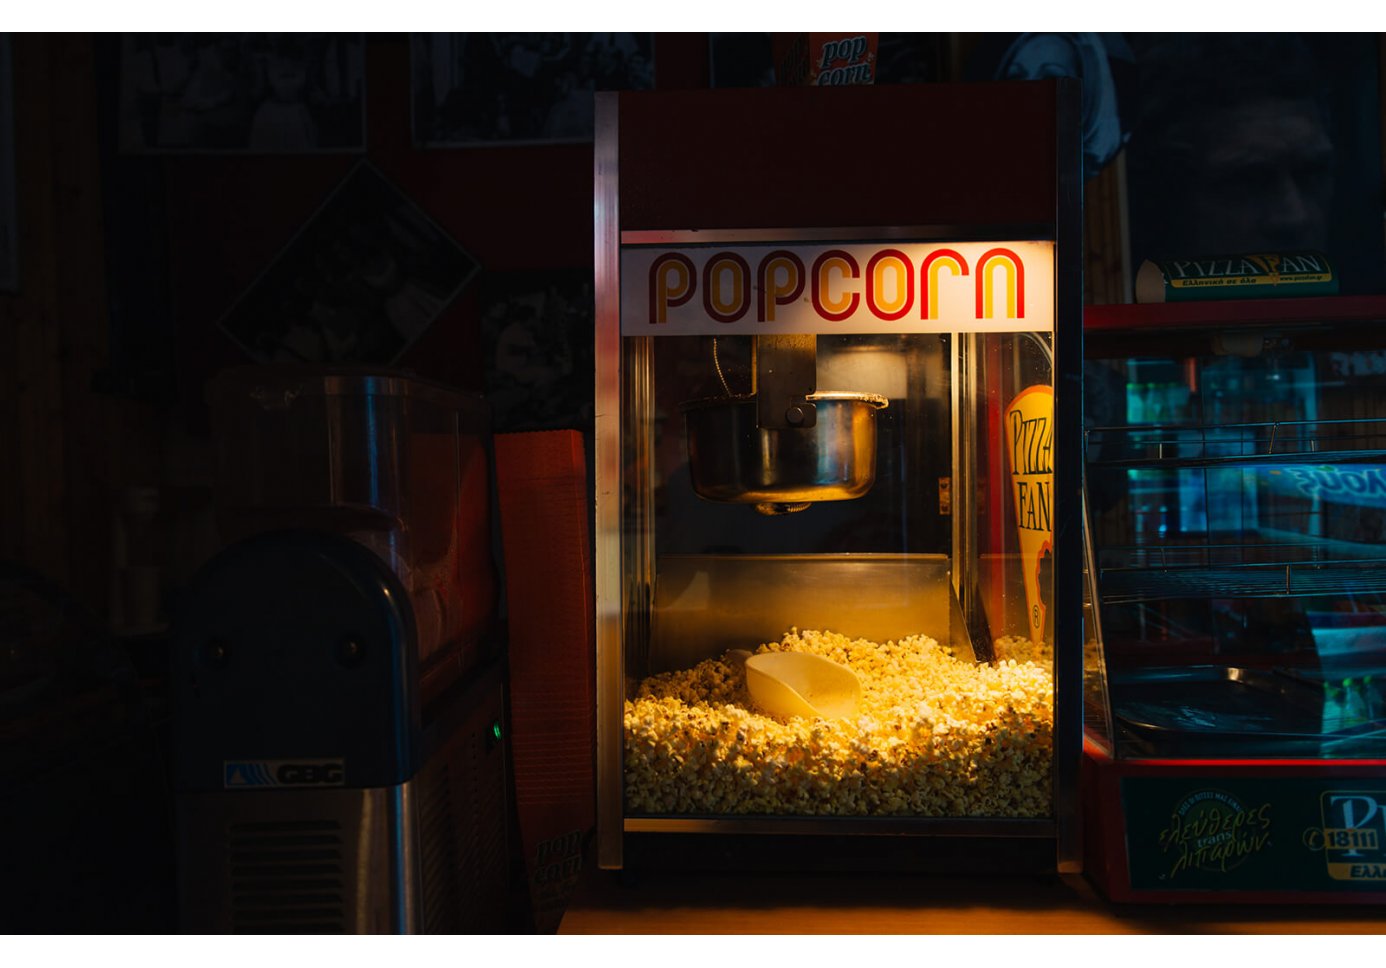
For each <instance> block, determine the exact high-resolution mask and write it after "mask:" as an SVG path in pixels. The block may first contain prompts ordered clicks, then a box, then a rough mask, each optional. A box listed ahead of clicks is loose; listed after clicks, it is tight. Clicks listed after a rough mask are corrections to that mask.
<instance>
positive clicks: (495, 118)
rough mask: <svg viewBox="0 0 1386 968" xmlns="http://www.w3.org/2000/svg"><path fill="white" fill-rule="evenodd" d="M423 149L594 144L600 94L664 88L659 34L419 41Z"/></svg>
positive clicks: (416, 75) (417, 95)
mask: <svg viewBox="0 0 1386 968" xmlns="http://www.w3.org/2000/svg"><path fill="white" fill-rule="evenodd" d="M410 73H411V75H412V82H413V89H412V98H413V118H414V142H415V144H417V145H420V146H422V147H450V146H451V147H456V146H475V145H498V144H499V145H504V144H535V143H538V144H545V143H556V142H581V141H591V140H592V118H593V114H592V93H593V92H594V91H614V90H640V89H647V88H652V87H654V35H653V34H414V35H413V36H412V37H411V38H410Z"/></svg>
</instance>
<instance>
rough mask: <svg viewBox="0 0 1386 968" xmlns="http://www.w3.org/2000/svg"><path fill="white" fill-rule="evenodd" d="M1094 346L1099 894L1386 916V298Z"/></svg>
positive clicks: (1105, 331)
mask: <svg viewBox="0 0 1386 968" xmlns="http://www.w3.org/2000/svg"><path fill="white" fill-rule="evenodd" d="M1085 329H1086V334H1085V335H1086V344H1085V350H1086V357H1087V360H1086V370H1087V373H1086V380H1085V388H1086V402H1087V412H1086V418H1085V419H1086V424H1087V426H1086V428H1085V446H1086V451H1087V497H1088V501H1089V520H1090V526H1091V534H1092V539H1093V543H1094V546H1095V547H1094V553H1093V556H1092V560H1093V561H1094V562H1095V564H1096V567H1095V569H1093V571H1092V572H1091V573H1090V578H1091V579H1092V581H1091V583H1090V595H1089V598H1090V600H1095V601H1097V602H1098V603H1099V607H1098V609H1097V612H1096V615H1095V616H1094V618H1095V619H1097V621H1095V622H1093V623H1091V626H1092V627H1091V633H1092V634H1090V635H1089V639H1088V643H1087V650H1086V655H1085V698H1086V702H1085V709H1086V729H1085V743H1084V750H1085V756H1084V789H1085V837H1086V840H1087V844H1088V853H1089V862H1088V865H1087V869H1088V871H1089V873H1090V875H1091V876H1092V877H1093V878H1094V879H1095V880H1096V881H1097V882H1098V883H1099V884H1100V885H1101V886H1102V887H1103V889H1104V890H1105V892H1106V893H1107V894H1108V895H1109V896H1110V897H1112V898H1115V899H1118V900H1136V901H1170V902H1182V901H1203V900H1210V901H1213V900H1223V901H1323V902H1325V903H1344V902H1365V903H1381V902H1382V901H1386V534H1383V528H1382V525H1383V519H1384V518H1386V380H1383V379H1382V375H1383V373H1386V299H1382V298H1378V297H1338V298H1331V297H1330V298H1319V299H1286V300H1257V301H1242V302H1225V303H1190V304H1183V305H1177V306H1176V305H1155V306H1118V307H1090V308H1089V310H1088V312H1087V314H1086V326H1085Z"/></svg>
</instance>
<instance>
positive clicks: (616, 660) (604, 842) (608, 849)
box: [593, 92, 625, 868]
mask: <svg viewBox="0 0 1386 968" xmlns="http://www.w3.org/2000/svg"><path fill="white" fill-rule="evenodd" d="M595 99H596V105H595V111H596V118H595V133H594V141H593V156H594V157H593V167H594V171H593V176H594V185H593V226H594V240H593V243H594V246H595V249H594V252H593V264H594V267H595V286H596V288H595V299H596V333H595V334H594V336H595V346H594V350H595V357H596V374H595V377H596V382H595V404H596V427H595V438H596V439H595V450H596V462H595V467H594V476H595V481H596V505H597V506H596V522H595V528H594V530H593V534H594V537H595V544H596V556H595V565H594V578H595V582H594V584H595V592H596V619H597V628H596V643H597V654H596V657H595V658H596V669H597V712H598V718H597V791H596V793H597V866H598V867H602V868H619V867H620V866H621V864H622V849H621V847H622V829H621V826H622V823H621V821H622V816H621V814H622V807H621V803H622V778H621V777H622V769H623V766H622V760H621V751H622V749H623V746H624V740H623V737H622V735H621V734H622V731H623V728H624V726H623V723H622V717H621V710H622V708H623V704H624V699H625V696H624V694H623V693H624V688H625V687H624V674H623V670H622V660H623V657H622V654H621V627H622V617H621V608H622V604H621V603H622V594H621V555H620V553H619V549H620V542H621V389H620V388H621V374H620V368H621V290H620V217H619V215H620V213H619V204H620V198H619V187H620V183H619V178H618V165H619V157H620V150H619V141H618V138H619V134H620V131H619V117H620V110H619V108H620V100H619V99H620V95H619V94H617V93H614V92H599V93H598V94H596V95H595Z"/></svg>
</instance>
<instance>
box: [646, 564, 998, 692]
mask: <svg viewBox="0 0 1386 968" xmlns="http://www.w3.org/2000/svg"><path fill="white" fill-rule="evenodd" d="M948 570H949V561H948V558H947V556H945V555H888V554H880V555H876V554H861V555H735V556H733V555H665V556H663V557H661V558H660V559H659V561H658V562H657V566H656V578H655V603H654V616H653V626H652V629H651V645H650V655H649V666H650V667H649V669H648V670H641V673H642V675H649V674H652V673H656V672H667V671H670V670H673V669H688V668H691V667H692V666H694V665H696V664H698V663H699V662H701V661H702V660H704V659H708V658H712V657H714V656H718V655H721V654H722V652H724V651H725V650H727V649H752V650H753V649H755V647H756V646H757V645H759V644H760V643H762V642H771V641H778V640H779V638H780V636H782V635H783V634H784V633H785V632H787V631H788V630H789V629H790V627H791V626H797V627H798V628H801V629H811V628H813V629H830V630H832V631H834V632H840V633H841V634H843V635H850V636H852V637H854V638H866V639H872V640H873V641H878V642H884V641H886V640H888V639H898V638H901V637H903V636H907V635H919V634H923V635H929V636H932V637H933V638H935V639H937V640H938V641H939V642H943V643H951V644H953V645H954V646H955V647H957V648H959V649H960V654H962V655H964V656H968V655H970V651H971V647H970V645H969V644H968V641H967V638H966V634H965V633H964V632H963V630H962V629H960V628H956V627H954V625H953V621H952V618H953V615H954V608H953V604H952V597H953V596H952V586H951V582H950V580H949V573H948Z"/></svg>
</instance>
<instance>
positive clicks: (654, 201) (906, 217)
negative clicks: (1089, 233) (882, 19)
mask: <svg viewBox="0 0 1386 968" xmlns="http://www.w3.org/2000/svg"><path fill="white" fill-rule="evenodd" d="M1055 103H1056V86H1055V84H1054V82H1052V81H1039V82H996V83H986V84H900V85H882V86H880V87H875V86H869V87H802V88H800V87H776V88H749V89H737V90H714V91H660V92H647V91H628V92H623V93H622V94H621V95H620V132H619V138H620V159H619V173H620V174H619V177H620V225H621V229H622V230H626V231H629V230H678V229H713V228H728V229H729V228H818V227H829V226H849V225H850V226H873V225H880V226H918V225H957V226H979V225H1022V224H1047V223H1052V222H1053V221H1054V217H1055V216H1054V212H1055V142H1054V112H1055Z"/></svg>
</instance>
